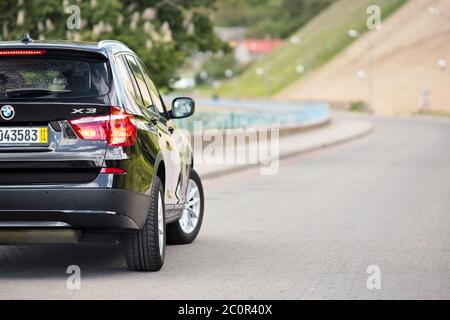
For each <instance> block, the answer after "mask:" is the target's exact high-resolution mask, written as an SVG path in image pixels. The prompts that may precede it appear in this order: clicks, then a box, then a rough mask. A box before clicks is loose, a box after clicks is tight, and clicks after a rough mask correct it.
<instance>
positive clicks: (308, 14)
mask: <svg viewBox="0 0 450 320" xmlns="http://www.w3.org/2000/svg"><path fill="white" fill-rule="evenodd" d="M335 1H336V0H223V1H220V2H219V3H218V4H217V6H218V10H217V11H216V13H215V21H216V23H217V24H218V25H221V26H246V27H248V28H249V36H253V37H259V38H263V37H266V36H269V37H272V38H285V37H287V36H289V35H290V34H291V33H293V32H294V31H296V30H298V29H299V28H300V27H301V26H303V25H304V24H306V23H307V22H308V21H309V20H310V19H312V18H313V17H314V16H315V15H316V14H318V13H319V12H320V11H322V10H323V9H324V8H326V7H327V6H328V5H330V4H331V3H333V2H335Z"/></svg>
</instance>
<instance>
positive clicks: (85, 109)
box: [0, 37, 204, 271]
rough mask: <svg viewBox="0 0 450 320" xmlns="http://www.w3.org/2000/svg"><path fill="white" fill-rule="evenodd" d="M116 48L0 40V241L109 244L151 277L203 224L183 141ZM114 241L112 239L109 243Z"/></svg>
mask: <svg viewBox="0 0 450 320" xmlns="http://www.w3.org/2000/svg"><path fill="white" fill-rule="evenodd" d="M194 108H195V104H194V101H193V100H192V99H190V98H177V99H175V100H174V101H173V103H172V107H171V110H168V109H167V108H166V106H165V104H164V101H163V99H162V98H161V95H160V93H159V92H158V89H157V87H156V86H155V83H154V81H153V80H152V77H151V76H150V73H149V71H148V69H147V68H146V66H145V65H144V64H143V63H142V61H141V60H140V59H139V57H137V56H136V54H135V53H134V52H133V51H131V50H130V49H129V48H128V47H127V46H125V45H124V44H122V43H120V42H117V41H102V42H100V43H95V44H91V43H69V42H47V41H46V42H41V41H33V40H32V39H30V38H29V37H25V38H24V39H23V40H21V41H17V42H0V244H2V245H15V244H24V243H27V244H28V243H34V244H47V243H78V242H83V241H88V242H90V241H91V240H95V241H97V240H98V239H101V238H102V239H103V238H105V239H106V238H108V239H109V238H114V239H117V240H119V241H120V242H121V243H123V246H124V250H125V255H126V260H127V264H128V267H129V268H130V269H131V270H136V271H158V270H160V269H161V267H162V266H163V264H164V258H165V246H166V239H167V242H168V243H172V244H188V243H191V242H192V241H194V239H195V238H196V237H197V235H198V233H199V230H200V227H201V224H202V219H203V208H204V202H203V188H202V184H201V181H200V178H199V176H198V174H197V173H196V172H195V171H194V170H193V152H192V147H191V146H190V141H189V139H188V137H187V136H185V135H184V133H183V132H181V131H180V130H179V129H176V127H175V124H174V122H173V119H179V118H185V117H189V116H191V115H192V114H193V112H194ZM117 240H115V241H117Z"/></svg>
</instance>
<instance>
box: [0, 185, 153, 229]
mask: <svg viewBox="0 0 450 320" xmlns="http://www.w3.org/2000/svg"><path fill="white" fill-rule="evenodd" d="M149 207H150V197H148V196H147V195H145V194H140V193H136V192H131V191H125V190H115V189H0V229H2V228H36V227H38V228H39V227H40V228H70V229H75V230H82V231H85V230H86V231H100V232H105V233H109V232H118V231H133V230H138V229H141V228H142V227H143V226H144V224H145V221H146V218H147V214H148V210H149Z"/></svg>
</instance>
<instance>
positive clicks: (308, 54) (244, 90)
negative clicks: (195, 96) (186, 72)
mask: <svg viewBox="0 0 450 320" xmlns="http://www.w3.org/2000/svg"><path fill="white" fill-rule="evenodd" d="M406 1H407V0H340V1H337V2H336V3H335V4H333V5H331V6H330V7H328V8H327V9H326V10H324V11H323V12H322V13H321V14H319V15H318V16H317V17H316V18H314V19H313V20H312V21H311V22H310V23H308V24H307V25H306V26H305V27H303V28H302V29H301V30H299V31H298V32H297V33H295V34H293V35H292V36H297V37H299V38H300V39H301V41H300V43H298V44H293V43H291V41H286V43H285V44H284V45H283V46H281V47H280V48H278V49H277V50H275V51H274V52H272V53H271V54H270V55H268V56H267V57H266V58H264V59H262V60H260V61H258V62H255V63H253V64H252V65H250V66H249V67H248V68H247V69H246V71H245V72H244V73H243V74H242V75H241V76H239V77H238V78H237V79H233V80H230V81H227V82H225V83H224V84H223V85H222V86H221V87H220V88H219V89H217V90H216V93H217V94H219V95H221V96H237V97H243V98H252V97H262V96H269V95H270V96H272V95H274V94H275V93H277V92H278V91H280V90H281V89H283V88H285V87H286V86H288V85H289V84H291V83H292V82H294V81H296V80H298V79H299V78H300V77H301V76H305V74H307V73H308V72H305V73H303V75H300V74H298V73H297V72H296V67H297V66H298V65H303V66H305V68H306V70H307V71H310V70H313V69H315V68H317V67H320V66H321V65H323V64H324V63H326V62H328V61H329V60H331V59H332V58H333V57H334V56H336V55H337V54H338V53H339V52H341V51H342V50H343V49H345V48H346V47H347V46H348V45H350V44H351V43H352V42H353V41H355V39H352V38H351V37H349V35H348V31H349V30H350V29H355V30H357V31H359V33H360V34H363V33H365V32H367V31H368V29H367V26H366V21H367V13H366V10H367V7H368V6H370V5H373V4H375V5H378V6H380V8H381V9H382V19H385V18H386V17H388V16H389V15H390V14H391V13H393V12H394V11H395V10H396V9H398V8H399V7H400V6H401V5H402V4H404V3H405V2H406ZM257 68H262V69H263V70H264V71H265V73H264V75H257V74H256V72H255V71H256V69H257Z"/></svg>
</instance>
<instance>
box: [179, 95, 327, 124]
mask: <svg viewBox="0 0 450 320" xmlns="http://www.w3.org/2000/svg"><path fill="white" fill-rule="evenodd" d="M196 102H197V105H199V106H201V105H203V106H208V107H210V109H211V111H208V112H204V111H197V112H196V113H195V115H194V116H193V117H190V118H187V119H181V120H176V123H177V126H178V127H180V128H183V129H187V130H193V128H194V122H195V121H201V123H202V127H203V129H211V128H216V129H235V128H250V127H272V126H273V127H286V126H298V125H307V124H309V123H316V122H321V121H325V120H327V119H328V118H329V117H330V107H329V105H328V104H327V103H319V102H317V103H316V102H311V103H309V102H308V103H304V102H302V103H291V102H288V103H286V102H274V101H243V100H219V101H215V100H204V99H196ZM214 107H217V109H218V110H217V111H215V110H214ZM227 108H228V109H230V108H238V109H239V111H230V112H224V111H223V109H227ZM221 109H222V110H221Z"/></svg>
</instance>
